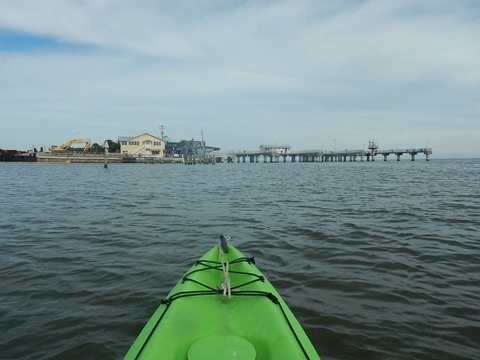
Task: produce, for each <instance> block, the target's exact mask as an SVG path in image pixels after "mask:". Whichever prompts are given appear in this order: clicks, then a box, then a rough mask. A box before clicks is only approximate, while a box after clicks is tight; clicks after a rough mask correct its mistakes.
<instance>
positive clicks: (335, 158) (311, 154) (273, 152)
mask: <svg viewBox="0 0 480 360" xmlns="http://www.w3.org/2000/svg"><path fill="white" fill-rule="evenodd" d="M286 149H288V151H286ZM279 150H280V151H279ZM404 154H408V155H409V156H410V160H411V161H415V159H416V156H417V155H418V154H424V155H425V160H426V161H429V160H430V155H431V154H432V149H431V148H410V149H387V150H378V146H377V145H376V144H375V143H373V142H370V143H369V148H368V150H347V149H345V150H341V151H324V150H300V151H294V150H290V147H288V148H287V147H284V145H282V148H267V147H260V150H253V151H249V150H243V151H228V152H225V151H224V152H220V151H218V152H215V153H214V156H215V157H216V159H217V162H224V161H226V162H237V163H246V162H250V163H258V162H260V159H263V161H262V162H269V163H278V162H280V161H281V162H287V159H288V160H289V162H297V160H298V162H347V161H348V162H350V161H375V157H376V155H382V156H383V160H384V161H387V160H388V156H389V155H395V156H396V160H397V161H400V157H401V156H402V155H404Z"/></svg>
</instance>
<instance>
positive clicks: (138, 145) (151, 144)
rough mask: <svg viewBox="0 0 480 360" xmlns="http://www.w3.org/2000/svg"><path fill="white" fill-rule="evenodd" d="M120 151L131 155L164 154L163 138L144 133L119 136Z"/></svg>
mask: <svg viewBox="0 0 480 360" xmlns="http://www.w3.org/2000/svg"><path fill="white" fill-rule="evenodd" d="M118 142H119V143H120V153H121V154H124V155H133V156H158V157H164V156H165V140H163V139H161V138H159V137H157V136H154V135H151V134H148V133H144V134H141V135H137V136H120V137H119V138H118Z"/></svg>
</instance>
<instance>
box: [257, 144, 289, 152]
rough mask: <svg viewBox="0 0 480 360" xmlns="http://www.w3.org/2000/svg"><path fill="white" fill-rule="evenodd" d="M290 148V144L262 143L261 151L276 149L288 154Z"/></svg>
mask: <svg viewBox="0 0 480 360" xmlns="http://www.w3.org/2000/svg"><path fill="white" fill-rule="evenodd" d="M290 149H291V146H290V145H260V151H274V152H277V153H280V154H287V153H288V151H289V150H290Z"/></svg>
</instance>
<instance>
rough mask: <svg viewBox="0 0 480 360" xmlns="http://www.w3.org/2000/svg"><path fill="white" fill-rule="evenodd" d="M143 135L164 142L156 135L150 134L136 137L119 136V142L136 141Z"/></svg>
mask: <svg viewBox="0 0 480 360" xmlns="http://www.w3.org/2000/svg"><path fill="white" fill-rule="evenodd" d="M143 135H148V136H151V137H153V138H155V139H158V140H162V139H161V138H159V137H158V136H155V135H152V134H149V133H143V134H140V135H135V136H119V137H118V141H128V140H132V139H136V138H138V137H140V136H143ZM162 141H167V140H165V139H163V140H162Z"/></svg>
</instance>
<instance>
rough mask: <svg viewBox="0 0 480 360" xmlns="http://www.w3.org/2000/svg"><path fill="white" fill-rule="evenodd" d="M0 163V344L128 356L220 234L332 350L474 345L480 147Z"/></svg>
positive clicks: (426, 352)
mask: <svg viewBox="0 0 480 360" xmlns="http://www.w3.org/2000/svg"><path fill="white" fill-rule="evenodd" d="M0 175H1V182H0V189H1V192H0V209H1V213H0V247H1V248H0V329H1V336H0V358H2V359H121V358H122V357H123V355H124V354H125V353H126V351H127V349H128V348H129V346H130V345H131V343H132V342H133V340H134V339H135V337H136V335H137V334H138V333H139V331H140V330H141V328H142V327H143V325H144V324H145V322H146V321H147V320H148V318H149V317H150V315H151V314H152V312H153V311H154V310H155V309H156V307H157V306H158V304H159V302H160V300H161V299H162V298H163V297H164V296H165V295H166V294H167V293H168V291H169V290H170V289H171V287H172V286H173V285H174V284H175V282H176V281H177V280H178V279H179V278H180V276H181V275H183V273H184V272H185V271H186V270H187V268H188V267H189V266H190V265H191V264H192V262H193V261H194V260H195V259H196V258H198V257H199V256H200V255H202V254H203V253H204V252H206V251H207V250H208V249H209V248H210V247H211V246H213V245H214V243H215V242H216V241H217V239H218V236H219V234H226V235H230V236H232V241H233V243H234V244H235V245H236V246H237V247H238V248H239V249H240V250H242V251H243V252H244V253H245V254H246V255H248V256H255V257H256V260H257V266H258V267H259V268H260V269H261V270H262V271H263V272H264V273H265V275H266V276H267V277H268V278H269V279H270V280H271V281H272V282H273V284H274V285H275V286H276V287H277V289H278V290H279V292H280V293H281V294H282V295H283V297H284V299H285V300H286V301H287V303H288V304H289V305H290V306H291V308H292V310H293V311H294V313H295V314H296V315H297V317H298V318H299V320H300V322H301V323H302V324H303V326H304V328H305V329H306V331H307V333H308V334H309V336H310V337H311V339H312V342H313V343H314V345H315V347H316V348H317V350H318V352H319V354H320V355H321V357H322V359H323V360H325V359H360V358H361V359H387V358H391V359H433V358H435V359H480V311H479V304H480V186H479V185H480V160H461V161H460V160H450V161H449V160H433V161H430V162H425V161H420V160H419V161H416V162H410V161H401V162H394V161H389V162H386V163H385V162H381V161H377V162H375V163H371V162H368V163H367V162H364V163H294V164H288V163H287V164H262V163H260V164H220V165H215V166H212V165H196V166H184V165H136V164H110V166H109V168H108V169H104V168H103V165H101V164H78V165H76V164H72V165H42V164H0Z"/></svg>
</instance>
